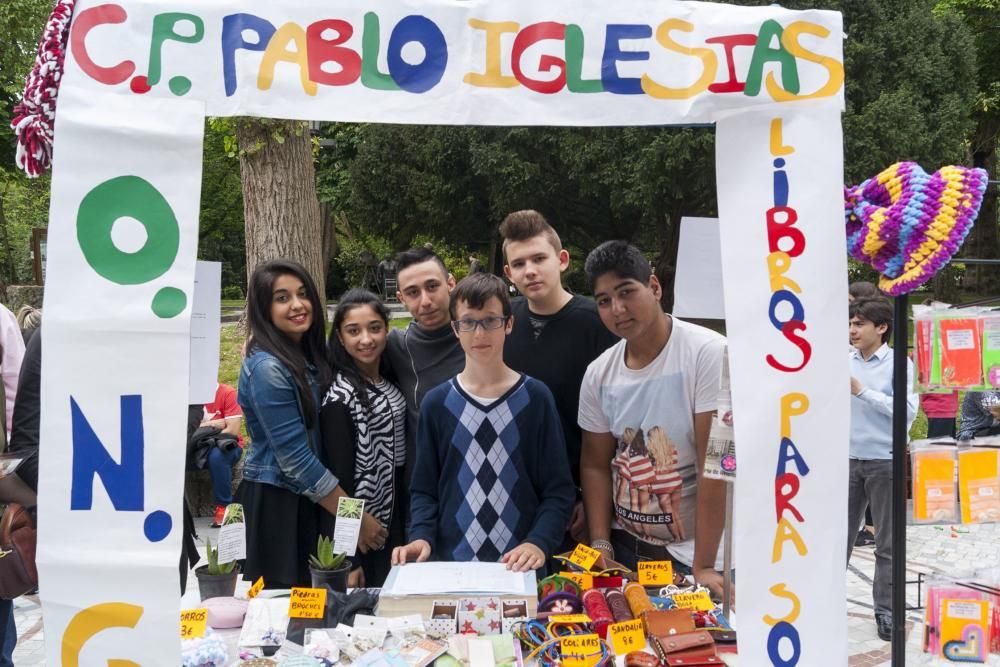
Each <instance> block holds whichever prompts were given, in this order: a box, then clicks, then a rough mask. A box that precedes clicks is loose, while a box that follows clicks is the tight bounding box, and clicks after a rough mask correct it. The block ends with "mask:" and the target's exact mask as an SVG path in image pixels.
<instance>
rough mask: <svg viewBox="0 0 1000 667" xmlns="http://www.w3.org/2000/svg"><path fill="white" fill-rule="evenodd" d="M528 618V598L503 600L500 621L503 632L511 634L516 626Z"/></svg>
mask: <svg viewBox="0 0 1000 667" xmlns="http://www.w3.org/2000/svg"><path fill="white" fill-rule="evenodd" d="M527 620H528V601H527V600H501V601H500V623H501V627H502V628H503V633H504V634H505V635H506V634H510V633H511V631H512V630H513V628H514V626H515V625H517V624H518V623H522V622H524V621H527Z"/></svg>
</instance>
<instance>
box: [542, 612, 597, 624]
mask: <svg viewBox="0 0 1000 667" xmlns="http://www.w3.org/2000/svg"><path fill="white" fill-rule="evenodd" d="M549 623H590V616H587V615H586V614H554V615H552V616H549Z"/></svg>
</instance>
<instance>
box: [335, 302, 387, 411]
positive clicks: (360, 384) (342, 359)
mask: <svg viewBox="0 0 1000 667" xmlns="http://www.w3.org/2000/svg"><path fill="white" fill-rule="evenodd" d="M362 306H371V308H372V310H374V311H375V313H376V314H377V315H378V316H379V317H381V318H382V321H383V322H385V327H386V334H388V328H389V309H388V308H386V307H385V304H384V303H382V300H381V299H379V298H378V296H376V295H375V294H373V293H372V292H369V291H368V290H366V289H361V288H357V287H356V288H354V289H351V290H348V291H347V292H345V293H344V295H343V296H342V297H340V301H338V302H337V312H336V313H334V315H333V328H332V329H331V330H330V341H329V345H330V362H331V363H332V364H333V367H334V368H335V369H336V370H337V371H339V372H340V373H342V374H343V375H344V377H345V378H346V379H347V381H348V382H349V383H350V384H351V386H352V387H354V390H355V392H356V393H357V394H358V397H359V398H360V399H361V404H362V405H363V406H365V409H366V410H367V409H368V408H370V407H371V397H370V396H369V394H368V382H367V381H366V380H365V379H364V378H363V377H362V376H361V369H359V368H358V364H357V362H356V361H355V360H354V357H352V356H351V355H350V353H348V351H347V349H346V348H345V347H344V344H343V343H342V342H341V341H340V336H338V335H337V333H338V332H339V331H340V326H341V325H342V324H343V323H344V318H345V317H347V314H348V313H350V312H351V311H352V310H354V309H355V308H360V307H362ZM378 365H379V375H381V376H382V377H383V378H386V377H387V376H389V368H388V365H387V364H386V360H385V352H384V351H383V352H382V356H381V357H379V362H378Z"/></svg>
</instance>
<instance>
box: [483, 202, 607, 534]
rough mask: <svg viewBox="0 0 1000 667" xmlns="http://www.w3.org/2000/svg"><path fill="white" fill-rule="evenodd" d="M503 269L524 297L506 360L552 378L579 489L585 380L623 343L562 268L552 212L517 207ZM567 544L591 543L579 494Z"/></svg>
mask: <svg viewBox="0 0 1000 667" xmlns="http://www.w3.org/2000/svg"><path fill="white" fill-rule="evenodd" d="M500 236H501V237H502V238H503V252H504V258H505V259H506V264H505V265H504V273H505V274H506V276H507V278H509V279H510V281H511V282H513V283H514V286H515V287H517V289H518V291H519V292H520V293H521V294H522V295H523V296H522V297H518V298H516V299H514V300H513V303H512V307H513V312H514V328H513V330H512V331H511V333H510V336H508V337H507V342H506V344H505V345H504V351H503V358H504V362H505V363H506V364H507V365H508V366H510V367H511V368H513V369H514V370H517V371H520V372H522V373H526V374H527V375H530V376H531V377H533V378H537V379H539V380H541V381H542V382H544V383H545V385H546V386H547V387H548V388H549V390H550V391H552V395H553V397H554V398H555V401H556V408H557V409H558V410H559V420H560V422H561V424H562V430H563V435H564V436H565V439H566V454H567V457H568V458H569V465H570V471H571V473H572V475H573V482H574V484H575V485H576V486H577V488H579V487H580V442H581V431H580V426H579V425H578V424H577V423H576V418H577V412H578V411H579V405H580V383H581V382H582V381H583V374H584V373H585V372H586V370H587V366H588V365H589V364H590V362H591V361H593V360H594V359H596V358H597V357H598V356H599V355H600V354H601V353H602V352H604V350H606V349H608V348H609V347H611V346H612V345H614V344H615V343H616V342H618V337H617V336H615V335H614V334H612V333H611V332H610V331H608V329H607V327H605V326H604V325H603V324H602V323H601V318H600V316H599V315H598V314H597V306H595V305H594V302H593V301H592V300H590V299H587V298H584V297H582V296H577V295H574V294H571V293H570V292H568V291H567V290H566V289H565V288H564V287H563V285H562V273H563V272H564V271H565V270H566V268H567V267H568V266H569V252H567V251H566V249H565V248H563V246H562V242H561V240H560V239H559V235H558V234H557V233H556V231H555V230H554V229H553V228H552V226H551V225H549V223H548V221H546V220H545V217H544V216H542V214H541V213H538V212H537V211H530V210H527V211H515V212H514V213H511V214H510V215H508V216H507V218H506V219H505V220H504V221H503V223H502V224H501V225H500ZM567 530H568V532H569V534H570V539H569V540H567V541H566V542H565V543H564V545H563V546H564V547H567V548H571V547H572V546H573V545H575V543H576V542H587V541H588V539H587V530H586V517H585V516H584V513H583V503H582V501H581V500H579V499H578V500H577V502H576V505H575V507H574V509H573V516H572V518H571V521H570V525H569V526H568V529H567Z"/></svg>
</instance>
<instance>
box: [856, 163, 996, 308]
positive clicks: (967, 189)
mask: <svg viewBox="0 0 1000 667" xmlns="http://www.w3.org/2000/svg"><path fill="white" fill-rule="evenodd" d="M986 182H987V174H986V171H985V170H983V169H970V168H968V167H955V166H950V167H942V168H941V169H938V170H937V171H936V172H934V173H933V174H927V173H926V172H925V171H924V170H923V169H921V168H920V165H918V164H917V163H915V162H897V163H896V164H894V165H892V166H891V167H889V168H888V169H886V170H885V171H883V172H882V173H880V174H879V175H878V176H876V177H874V178H870V179H868V180H867V181H865V182H863V183H861V184H860V185H856V186H853V187H846V188H844V217H845V218H846V220H847V252H848V253H850V255H851V257H853V258H854V259H856V260H858V261H859V262H864V263H865V264H869V265H870V266H872V267H874V268H875V269H876V270H877V271H878V272H879V273H881V274H882V277H881V279H880V280H879V288H880V289H881V290H882V291H883V292H885V293H886V294H888V295H890V296H897V295H900V294H907V293H909V292H912V291H913V290H915V289H916V288H918V287H920V286H921V285H923V284H924V283H926V282H927V281H928V280H930V279H931V278H933V277H934V274H936V273H937V272H938V271H940V270H941V269H942V268H943V267H944V266H945V265H946V264H947V263H948V260H950V259H951V258H952V257H953V256H954V255H955V253H957V252H958V250H959V248H961V247H962V243H963V242H964V241H965V237H966V236H968V234H969V231H970V230H971V229H972V223H973V222H975V220H976V216H977V215H979V207H980V206H981V205H982V203H983V193H984V192H985V191H986Z"/></svg>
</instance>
